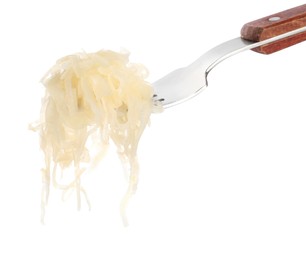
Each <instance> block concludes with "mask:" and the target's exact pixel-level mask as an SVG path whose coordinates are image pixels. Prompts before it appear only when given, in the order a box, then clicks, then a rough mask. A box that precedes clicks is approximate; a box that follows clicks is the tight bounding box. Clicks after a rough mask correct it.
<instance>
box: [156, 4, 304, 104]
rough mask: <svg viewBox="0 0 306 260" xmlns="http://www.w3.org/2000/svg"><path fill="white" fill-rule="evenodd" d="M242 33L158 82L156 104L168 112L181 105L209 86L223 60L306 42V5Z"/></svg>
mask: <svg viewBox="0 0 306 260" xmlns="http://www.w3.org/2000/svg"><path fill="white" fill-rule="evenodd" d="M292 28H293V29H292ZM241 32H242V37H238V38H235V39H232V40H229V41H227V42H224V43H222V44H220V45H218V46H216V47H215V48H213V49H211V50H209V51H208V52H206V53H205V54H203V55H202V56H201V57H200V58H198V59H197V60H196V61H194V62H193V63H191V64H190V65H189V66H187V67H183V68H179V69H177V70H174V71H173V72H171V73H169V74H167V75H166V76H164V77H163V78H161V79H159V80H157V81H156V82H154V83H153V88H154V93H155V94H154V97H153V98H154V100H156V101H159V102H161V103H162V105H163V107H164V108H168V107H171V106H173V105H176V104H180V103H182V102H184V101H186V100H189V99H190V98H192V97H194V96H195V95H197V94H199V93H200V92H202V91H203V90H204V89H205V88H206V87H207V86H208V79H207V77H208V74H209V72H210V71H211V70H212V69H213V68H214V67H215V66H216V65H218V64H219V63H220V62H222V61H223V60H225V59H227V58H229V57H231V56H233V55H235V54H238V53H240V52H243V51H246V50H255V51H257V52H260V53H265V54H270V53H273V52H275V51H278V50H281V49H284V48H286V47H289V46H291V45H293V44H296V43H298V42H302V41H304V40H306V4H305V5H302V6H299V7H295V8H292V9H289V10H286V11H283V12H280V13H277V14H274V15H272V16H268V17H264V18H261V19H259V20H256V21H254V22H251V23H248V24H245V25H244V26H243V28H242V30H241ZM271 36H272V37H271ZM265 38H266V39H265ZM259 47H260V48H259Z"/></svg>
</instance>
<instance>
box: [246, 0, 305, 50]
mask: <svg viewBox="0 0 306 260" xmlns="http://www.w3.org/2000/svg"><path fill="white" fill-rule="evenodd" d="M304 26H306V4H304V5H301V6H298V7H295V8H292V9H289V10H286V11H283V12H280V13H276V14H273V15H269V16H267V17H264V18H261V19H258V20H255V21H253V22H250V23H247V24H245V25H244V26H243V27H242V29H241V37H242V38H243V39H246V40H249V41H253V42H259V41H263V40H266V39H269V38H272V37H274V36H277V35H280V34H283V33H286V32H290V31H293V30H295V29H299V28H302V27H304ZM305 40H306V32H302V33H299V34H296V35H294V36H291V37H288V38H285V39H282V40H279V41H276V42H273V43H270V44H267V45H263V46H261V47H258V48H255V49H253V50H254V51H256V52H259V53H263V54H270V53H273V52H276V51H279V50H282V49H285V48H287V47H289V46H292V45H294V44H297V43H299V42H302V41H305Z"/></svg>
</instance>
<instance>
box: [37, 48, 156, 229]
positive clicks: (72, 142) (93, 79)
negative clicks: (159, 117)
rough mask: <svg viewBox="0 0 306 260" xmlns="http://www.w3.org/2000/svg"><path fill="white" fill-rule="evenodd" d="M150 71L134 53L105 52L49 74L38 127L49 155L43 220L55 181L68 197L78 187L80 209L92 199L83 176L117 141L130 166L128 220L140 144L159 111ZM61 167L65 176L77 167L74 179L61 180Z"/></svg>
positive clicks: (70, 60) (61, 64)
mask: <svg viewBox="0 0 306 260" xmlns="http://www.w3.org/2000/svg"><path fill="white" fill-rule="evenodd" d="M147 74H148V72H147V70H146V69H145V67H144V66H142V65H140V64H131V63H130V62H129V54H128V53H124V52H123V53H117V52H113V51H106V50H102V51H99V52H96V53H77V54H74V55H70V56H66V57H64V58H62V59H60V60H58V61H57V63H56V64H55V65H54V66H53V67H52V68H51V69H50V70H49V72H48V73H47V74H46V75H45V76H44V77H43V79H42V83H43V84H44V86H45V90H46V91H45V97H44V98H43V101H42V110H41V117H40V120H39V122H38V124H37V125H36V126H35V127H33V130H36V131H38V132H39V135H40V139H41V140H40V141H41V142H40V146H41V149H42V150H43V152H44V156H45V168H44V169H43V170H42V173H43V189H42V220H43V218H44V215H45V213H44V212H45V207H46V204H47V201H48V195H49V189H50V183H53V184H54V186H56V187H57V188H60V189H62V190H63V192H64V195H65V193H66V192H67V191H71V190H73V191H76V194H77V201H78V207H80V206H81V197H82V194H83V195H84V197H85V198H86V200H87V201H88V199H87V195H86V192H85V189H84V188H83V187H82V186H81V175H82V174H83V173H84V172H86V171H88V169H90V167H92V166H94V165H95V164H96V163H97V162H98V161H99V160H100V159H101V158H102V157H103V154H104V153H105V150H106V147H107V145H108V143H109V141H110V140H112V142H113V143H114V144H115V145H116V147H117V151H118V154H119V156H120V159H121V160H122V163H123V164H125V168H126V169H127V170H128V176H129V183H128V188H127V191H126V195H125V196H124V198H123V200H122V204H121V214H122V218H123V221H124V223H125V224H127V219H126V216H125V211H126V206H127V202H128V200H129V198H130V196H131V195H132V194H133V193H134V192H135V190H136V186H137V182H138V173H139V169H138V162H137V146H138V142H139V139H140V137H141V135H142V133H143V131H144V129H145V127H146V126H147V125H148V122H149V118H150V115H151V113H152V112H153V110H155V109H156V104H154V102H153V101H152V96H153V88H152V86H151V85H150V84H149V83H148V82H147V81H146V80H145V78H146V76H147ZM90 145H91V146H90ZM90 147H95V148H94V149H93V148H92V149H93V150H94V151H93V150H91V148H90ZM71 169H72V170H71ZM58 171H60V172H61V173H62V174H63V175H64V174H67V175H68V174H69V171H72V172H73V175H74V176H73V179H72V180H71V181H69V183H66V184H64V185H63V184H59V183H58V181H57V179H58V177H57V174H58ZM66 172H67V173H66Z"/></svg>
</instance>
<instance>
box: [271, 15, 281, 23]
mask: <svg viewBox="0 0 306 260" xmlns="http://www.w3.org/2000/svg"><path fill="white" fill-rule="evenodd" d="M280 19H281V18H280V17H278V16H274V17H271V18H269V21H270V22H275V21H278V20H280Z"/></svg>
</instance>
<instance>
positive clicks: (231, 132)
mask: <svg viewBox="0 0 306 260" xmlns="http://www.w3.org/2000/svg"><path fill="white" fill-rule="evenodd" d="M301 4H303V1H294V0H291V1H279V0H275V1H274V0H269V1H266V0H265V1H263V0H257V1H241V0H239V1H236V0H232V1H225V0H223V1H222V0H213V1H196V0H188V1H187V0H186V1H178V0H176V1H167V0H165V1H137V0H134V1H124V0H122V1H119V0H109V1H105V0H100V1H97V0H96V1H95V0H87V1H78V0H74V1H65V0H61V1H58V0H53V1H47V0H45V1H43V0H42V1H35V0H28V1H21V0H19V1H18V0H10V1H2V2H1V3H0V33H1V41H0V47H1V48H0V52H1V54H0V68H1V96H0V99H1V102H0V113H1V117H0V118H1V130H0V131H1V137H0V138H1V140H0V142H1V145H0V153H1V170H0V240H1V241H0V259H46V260H47V259H58V260H62V259H94V260H95V259H108V260H112V259H135V260H138V259H178V258H180V259H192V260H196V259H235V260H237V259H269V260H271V259H295V260H298V259H305V258H306V221H305V220H306V164H305V162H306V134H305V133H306V124H305V122H306V101H305V100H306V80H305V65H304V60H305V50H306V45H305V43H302V44H299V45H297V46H294V47H291V48H289V49H286V50H283V51H281V52H278V53H275V54H273V55H269V56H264V55H260V54H257V53H254V52H250V51H249V52H245V53H242V54H239V55H237V56H235V57H232V58H231V59H229V60H226V61H224V62H223V63H222V64H220V65H218V67H216V68H215V69H214V70H213V71H212V73H211V74H210V76H209V84H210V86H209V88H208V89H207V90H205V91H204V92H203V93H201V95H199V96H197V97H196V98H194V99H192V100H190V101H188V102H186V103H184V104H181V105H179V106H176V107H173V108H169V109H168V110H166V111H165V112H164V113H162V114H156V115H153V116H152V120H151V126H150V127H149V128H148V129H147V130H146V131H145V133H144V136H143V138H142V140H141V142H140V146H139V161H140V167H141V176H140V182H139V186H138V187H139V188H138V191H137V193H136V195H135V196H134V197H133V199H132V201H131V203H130V206H129V209H128V215H129V220H130V225H129V227H128V228H124V227H123V226H122V223H121V220H120V215H119V210H118V207H119V202H120V199H121V197H122V195H123V194H124V191H125V181H124V177H123V175H122V171H121V170H122V169H121V166H120V164H119V161H118V159H117V157H116V152H115V150H114V149H113V148H111V149H110V152H109V155H108V156H107V157H106V159H105V161H104V162H103V163H102V164H101V167H100V168H99V169H98V170H97V171H95V172H93V173H90V174H88V175H86V176H84V177H85V178H84V179H83V182H84V185H85V186H86V188H87V191H88V193H89V196H90V199H91V203H92V210H91V211H90V212H89V211H88V210H87V208H86V205H83V206H84V207H83V208H82V210H81V211H80V212H78V211H77V210H76V203H75V200H74V197H72V198H71V199H70V200H68V201H67V202H65V203H63V202H61V200H60V195H59V192H58V191H56V190H54V189H52V190H51V197H50V205H49V207H48V210H47V217H46V225H45V226H42V225H41V224H40V219H39V218H40V189H41V183H40V181H41V178H40V168H41V167H42V166H43V161H42V155H41V153H40V151H39V148H38V136H37V135H36V134H35V133H33V132H30V131H28V129H27V126H28V123H30V122H32V121H35V120H36V119H38V116H39V109H40V99H41V96H42V94H43V87H42V86H41V85H40V84H39V80H40V78H41V77H42V76H43V74H44V73H45V72H46V71H47V70H48V68H49V67H51V66H52V65H53V64H54V62H55V60H56V59H58V58H59V57H62V56H64V55H67V54H70V53H74V52H78V51H82V50H85V51H88V52H91V51H98V50H99V49H112V50H115V51H119V50H120V48H122V47H123V48H126V49H128V50H129V51H130V52H131V56H130V58H131V61H133V62H139V63H143V64H145V65H146V66H147V68H148V69H149V70H150V72H151V74H150V78H149V80H150V81H151V82H154V81H155V80H156V79H158V78H159V77H161V76H163V75H164V74H166V73H168V72H170V71H171V70H173V69H175V68H177V67H180V66H185V65H188V64H189V63H190V62H192V61H193V60H194V59H196V58H197V57H199V56H200V55H201V54H203V53H204V52H205V51H207V50H208V49H210V48H211V47H214V46H215V45H217V44H219V43H222V42H224V41H226V40H229V39H231V38H234V37H238V36H239V33H240V28H241V27H242V25H243V24H244V23H246V22H249V21H252V20H255V19H257V18H261V17H263V16H266V15H269V14H273V13H276V12H278V11H282V10H285V9H288V8H291V7H294V6H297V5H301Z"/></svg>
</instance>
